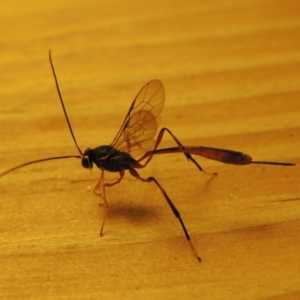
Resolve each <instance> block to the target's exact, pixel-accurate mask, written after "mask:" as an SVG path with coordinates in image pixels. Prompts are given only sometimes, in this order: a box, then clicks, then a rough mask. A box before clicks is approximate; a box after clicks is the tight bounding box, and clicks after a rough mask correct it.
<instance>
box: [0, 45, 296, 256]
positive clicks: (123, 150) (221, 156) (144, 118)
mask: <svg viewBox="0 0 300 300" xmlns="http://www.w3.org/2000/svg"><path fill="white" fill-rule="evenodd" d="M49 60H50V65H51V69H52V72H53V76H54V80H55V85H56V89H57V92H58V96H59V99H60V103H61V105H62V109H63V112H64V115H65V118H66V121H67V124H68V127H69V130H70V133H71V136H72V139H73V141H74V143H75V146H76V148H77V150H78V152H79V155H69V156H56V157H48V158H43V159H38V160H33V161H30V162H27V163H23V164H21V165H18V166H15V167H13V168H11V169H9V170H7V171H5V172H3V173H0V177H2V176H4V175H7V174H8V173H10V172H12V171H15V170H17V169H20V168H23V167H25V166H28V165H31V164H35V163H40V162H43V161H47V160H55V159H66V158H80V159H81V164H82V166H83V167H84V168H86V169H92V168H93V165H94V164H95V165H96V166H97V167H98V168H99V169H100V170H101V175H100V180H99V182H98V183H97V185H96V186H95V188H94V193H95V194H96V195H98V196H100V197H102V199H103V201H104V202H103V207H104V208H105V213H104V217H103V221H102V225H101V230H100V235H101V236H102V235H103V228H104V224H105V220H106V217H107V213H108V202H107V199H106V195H105V190H106V188H108V187H111V186H113V185H115V184H118V183H119V182H120V181H121V180H122V179H123V177H124V174H125V171H126V170H128V171H129V173H130V174H131V175H132V176H134V177H135V178H137V179H138V180H141V181H143V182H153V183H154V184H155V185H156V186H157V187H158V188H159V190H160V191H161V193H162V194H163V196H164V198H165V200H166V201H167V203H168V205H169V207H170V208H171V210H172V212H173V214H174V215H175V216H176V218H177V219H178V220H179V223H180V225H181V227H182V229H183V232H184V235H185V237H186V239H187V241H188V243H189V245H190V247H191V249H192V252H193V254H194V256H195V257H196V258H197V259H198V260H199V261H201V259H200V257H199V256H198V254H197V251H196V249H195V248H194V246H193V243H192V241H191V238H190V235H189V233H188V230H187V228H186V226H185V224H184V222H183V219H182V218H181V216H180V213H179V211H178V209H177V208H176V207H175V205H174V204H173V202H172V200H171V199H170V197H169V196H168V194H167V192H166V191H165V190H164V188H163V187H162V186H161V185H160V183H159V182H158V181H157V180H156V178H155V177H148V178H143V177H141V176H140V175H139V173H138V171H137V169H142V168H144V167H146V166H147V164H148V163H149V162H150V161H151V159H152V158H153V156H154V155H157V154H166V153H177V152H180V153H183V154H184V155H185V157H186V158H187V159H188V160H189V161H191V162H192V163H193V164H195V166H196V167H197V168H198V169H199V170H200V171H202V172H205V171H204V170H203V169H202V167H201V166H200V165H199V164H198V163H197V161H196V160H195V159H194V158H193V157H192V155H200V156H203V157H206V158H209V159H213V160H216V161H220V162H223V163H228V164H236V165H246V164H270V165H281V166H293V165H295V164H293V163H284V162H269V161H252V158H251V156H249V155H247V154H244V153H242V152H238V151H232V150H226V149H218V148H212V147H203V146H195V147H194V146H184V145H182V144H181V142H180V141H179V140H178V139H177V138H176V137H175V135H174V134H173V133H172V132H171V131H170V130H169V129H167V128H162V129H161V130H160V131H159V133H158V135H157V138H156V140H155V135H156V132H157V128H158V125H159V123H160V117H159V116H160V113H161V111H162V109H163V107H164V101H165V92H164V88H163V85H162V83H161V82H160V81H159V80H152V81H150V82H148V83H147V84H146V85H145V86H144V87H143V88H142V89H141V90H140V92H139V93H138V94H137V96H136V98H135V99H134V100H133V102H132V104H131V106H130V108H129V111H128V113H127V115H126V117H125V119H124V122H123V124H122V126H121V128H120V130H119V131H118V133H117V135H116V136H115V138H114V140H113V142H112V143H111V144H110V145H104V146H99V147H97V148H95V149H91V148H88V149H86V150H85V151H84V152H82V151H81V149H80V148H79V146H78V144H77V141H76V138H75V135H74V133H73V130H72V127H71V123H70V121H69V118H68V115H67V111H66V108H65V105H64V102H63V98H62V95H61V92H60V88H59V85H58V80H57V76H56V73H55V70H54V66H53V62H52V58H51V51H49ZM165 132H167V133H168V134H169V135H170V136H171V137H172V138H173V140H174V142H175V143H176V144H177V147H171V148H163V149H158V146H159V144H160V142H161V141H162V139H163V135H164V133H165ZM105 171H108V172H117V173H119V175H120V177H119V178H118V179H117V180H116V181H115V182H113V183H107V182H105V178H104V174H105ZM205 173H206V172H205Z"/></svg>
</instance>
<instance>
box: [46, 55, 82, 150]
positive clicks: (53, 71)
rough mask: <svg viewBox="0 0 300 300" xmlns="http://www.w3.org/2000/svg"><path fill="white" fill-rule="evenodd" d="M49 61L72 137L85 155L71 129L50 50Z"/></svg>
mask: <svg viewBox="0 0 300 300" xmlns="http://www.w3.org/2000/svg"><path fill="white" fill-rule="evenodd" d="M49 60H50V65H51V69H52V73H53V76H54V80H55V85H56V89H57V93H58V96H59V100H60V103H61V106H62V108H63V111H64V114H65V117H66V120H67V123H68V126H69V129H70V132H71V135H72V138H73V141H74V143H75V146H76V148H77V149H78V152H79V153H80V154H81V155H83V153H82V151H81V150H80V148H79V146H78V144H77V142H76V139H75V135H74V133H73V130H72V127H71V123H70V121H69V117H68V115H67V111H66V108H65V104H64V101H63V99H62V95H61V92H60V89H59V85H58V80H57V77H56V74H55V70H54V66H53V63H52V58H51V50H49Z"/></svg>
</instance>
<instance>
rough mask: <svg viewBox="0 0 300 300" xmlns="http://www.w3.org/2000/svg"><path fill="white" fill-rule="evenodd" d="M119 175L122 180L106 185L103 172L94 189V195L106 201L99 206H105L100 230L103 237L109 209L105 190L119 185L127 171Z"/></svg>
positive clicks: (102, 171)
mask: <svg viewBox="0 0 300 300" xmlns="http://www.w3.org/2000/svg"><path fill="white" fill-rule="evenodd" d="M119 174H120V178H119V179H118V180H116V181H115V182H112V183H104V170H101V176H100V180H99V182H98V183H97V185H96V186H95V188H94V194H95V195H97V196H100V197H101V198H102V199H103V200H104V202H103V203H100V204H99V205H101V206H103V208H104V217H103V221H102V225H101V229H100V236H103V228H104V223H105V221H106V218H107V215H108V207H109V206H108V202H107V200H106V195H105V188H106V187H111V186H113V185H115V184H117V183H119V182H120V181H121V180H122V179H123V177H124V174H125V171H124V170H122V171H120V172H119ZM98 190H100V192H97V191H98Z"/></svg>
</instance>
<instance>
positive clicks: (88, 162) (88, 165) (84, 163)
mask: <svg viewBox="0 0 300 300" xmlns="http://www.w3.org/2000/svg"><path fill="white" fill-rule="evenodd" d="M81 165H82V166H83V167H84V168H85V169H91V168H92V167H93V162H92V161H91V160H90V158H89V157H88V155H85V156H83V157H82V160H81Z"/></svg>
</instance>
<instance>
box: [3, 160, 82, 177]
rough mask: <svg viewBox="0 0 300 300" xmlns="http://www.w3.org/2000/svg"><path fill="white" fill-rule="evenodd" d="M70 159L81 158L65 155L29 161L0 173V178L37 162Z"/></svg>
mask: <svg viewBox="0 0 300 300" xmlns="http://www.w3.org/2000/svg"><path fill="white" fill-rule="evenodd" d="M71 157H75V158H81V156H79V155H77V156H76V155H67V156H54V157H48V158H41V159H37V160H32V161H29V162H27V163H24V164H21V165H18V166H16V167H13V168H11V169H8V170H6V171H5V172H2V173H0V177H2V176H4V175H6V174H8V173H10V172H12V171H15V170H18V169H20V168H23V167H25V166H28V165H32V164H36V163H39V162H42V161H47V160H54V159H64V158H71Z"/></svg>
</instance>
